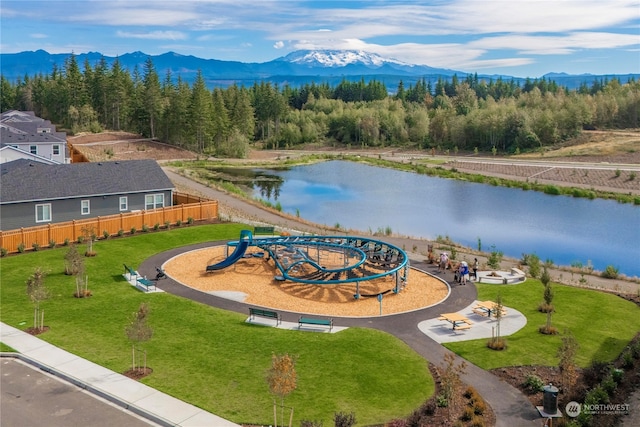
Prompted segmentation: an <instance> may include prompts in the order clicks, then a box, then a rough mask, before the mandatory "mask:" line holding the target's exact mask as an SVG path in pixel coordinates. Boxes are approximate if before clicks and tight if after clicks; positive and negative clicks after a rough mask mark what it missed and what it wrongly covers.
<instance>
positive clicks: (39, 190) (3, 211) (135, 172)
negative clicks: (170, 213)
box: [0, 159, 174, 230]
mask: <svg viewBox="0 0 640 427" xmlns="http://www.w3.org/2000/svg"><path fill="white" fill-rule="evenodd" d="M0 176H1V178H2V191H0V229H2V230H12V229H16V228H21V227H32V226H34V225H42V224H47V223H58V222H65V221H71V220H74V219H75V220H80V219H86V218H95V217H97V216H106V215H113V214H118V213H120V212H127V211H132V210H150V209H153V208H155V207H156V206H155V204H151V205H150V206H147V205H146V204H145V196H149V195H153V194H163V195H164V204H161V205H160V206H158V207H161V206H171V205H172V202H173V200H172V196H173V188H174V186H173V183H172V182H171V180H170V179H169V178H168V177H167V175H166V174H165V173H164V172H163V171H162V168H161V167H160V166H159V165H158V164H157V163H156V162H155V161H154V160H126V161H118V162H100V163H78V164H62V165H45V164H43V163H39V162H33V161H29V160H26V159H19V160H14V161H13V162H7V163H1V164H0ZM121 196H126V197H127V199H128V200H127V202H128V203H127V208H126V210H124V211H121V210H120V197H121ZM82 200H89V212H88V213H87V214H86V215H83V214H82V212H81V209H82ZM154 201H155V198H154ZM42 204H50V205H51V217H50V218H47V220H46V221H42V222H36V206H37V205H42Z"/></svg>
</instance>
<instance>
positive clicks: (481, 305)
mask: <svg viewBox="0 0 640 427" xmlns="http://www.w3.org/2000/svg"><path fill="white" fill-rule="evenodd" d="M497 306H498V304H497V303H495V302H493V301H480V302H478V303H477V304H476V305H475V306H474V307H473V312H474V313H476V314H479V315H480V316H487V317H491V316H492V315H493V317H496V310H497ZM501 313H502V315H503V316H504V315H505V314H507V311H506V310H505V309H504V308H503V309H502V311H501Z"/></svg>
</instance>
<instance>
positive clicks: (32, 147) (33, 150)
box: [29, 145, 38, 154]
mask: <svg viewBox="0 0 640 427" xmlns="http://www.w3.org/2000/svg"><path fill="white" fill-rule="evenodd" d="M29 152H30V153H31V154H38V146H37V145H30V146H29Z"/></svg>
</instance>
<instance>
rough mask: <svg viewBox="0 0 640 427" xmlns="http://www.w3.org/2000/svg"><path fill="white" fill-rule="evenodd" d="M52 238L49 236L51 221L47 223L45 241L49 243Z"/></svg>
mask: <svg viewBox="0 0 640 427" xmlns="http://www.w3.org/2000/svg"><path fill="white" fill-rule="evenodd" d="M52 240H53V238H52V237H51V223H49V224H47V243H49V242H50V241H52Z"/></svg>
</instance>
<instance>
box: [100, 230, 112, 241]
mask: <svg viewBox="0 0 640 427" xmlns="http://www.w3.org/2000/svg"><path fill="white" fill-rule="evenodd" d="M110 235H111V234H109V232H108V231H107V230H104V231H103V232H102V237H104V238H105V239H108V238H109V236H110Z"/></svg>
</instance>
